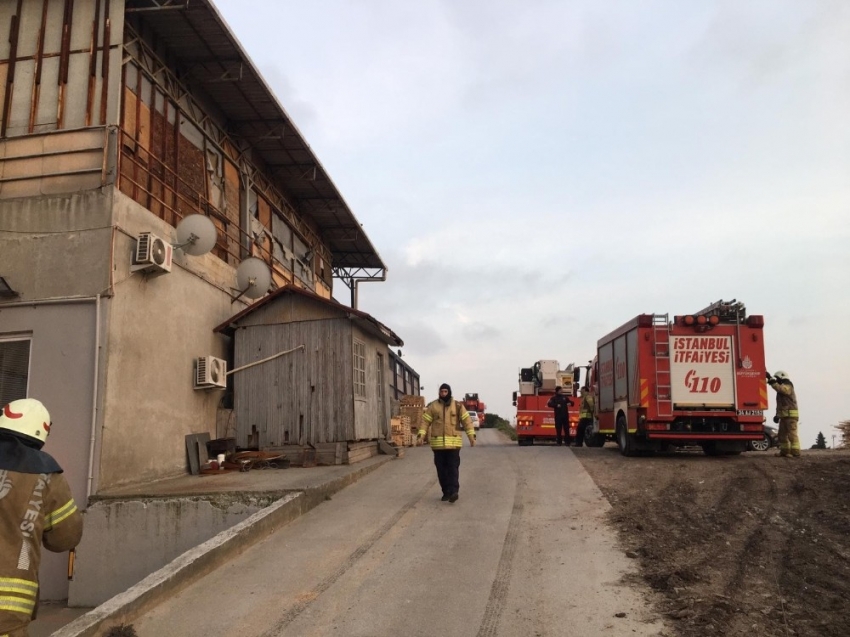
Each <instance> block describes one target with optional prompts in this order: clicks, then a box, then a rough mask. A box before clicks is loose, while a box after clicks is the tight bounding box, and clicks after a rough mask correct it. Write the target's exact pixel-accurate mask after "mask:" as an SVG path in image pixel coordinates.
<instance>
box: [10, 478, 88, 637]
mask: <svg viewBox="0 0 850 637" xmlns="http://www.w3.org/2000/svg"><path fill="white" fill-rule="evenodd" d="M82 534H83V518H82V515H81V514H80V512H79V511H78V510H77V505H76V504H75V503H74V498H73V497H72V496H71V488H70V487H69V486H68V481H67V480H65V476H63V475H62V474H61V473H18V472H17V471H12V470H8V469H2V470H0V636H2V635H4V634H6V633H11V632H15V631H20V630H22V629H25V628H26V626H27V625H28V624H29V623H30V621H32V617H33V613H34V612H35V608H36V603H37V601H38V566H39V564H40V563H41V547H42V545H44V548H46V549H47V550H49V551H53V552H55V553H61V552H63V551H69V550H71V549H72V548H74V547H75V546H77V544H79V542H80V539H81V537H82Z"/></svg>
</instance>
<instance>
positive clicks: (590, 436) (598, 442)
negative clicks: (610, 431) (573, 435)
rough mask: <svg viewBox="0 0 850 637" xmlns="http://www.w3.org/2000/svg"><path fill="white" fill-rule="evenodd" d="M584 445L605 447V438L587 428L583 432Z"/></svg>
mask: <svg viewBox="0 0 850 637" xmlns="http://www.w3.org/2000/svg"><path fill="white" fill-rule="evenodd" d="M584 444H586V445H587V446H588V447H602V446H604V445H605V436H603V435H602V434H595V433H593V431H592V430H591V429H590V427H588V428H587V429H585V430H584Z"/></svg>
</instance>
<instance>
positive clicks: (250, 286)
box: [233, 257, 272, 301]
mask: <svg viewBox="0 0 850 637" xmlns="http://www.w3.org/2000/svg"><path fill="white" fill-rule="evenodd" d="M271 283H272V273H271V270H269V266H268V265H266V263H265V261H263V260H261V259H258V258H257V257H248V258H247V259H245V260H244V261H243V262H242V263H240V264H239V267H238V268H236V285H237V287H238V289H239V296H237V297H236V298H235V299H233V300H234V301H235V300H236V299H238V298H240V297H242V296H247V297H248V298H249V299H256V298H259V297H261V296H263V295H264V294H265V293H266V292H268V291H269V286H270V285H271Z"/></svg>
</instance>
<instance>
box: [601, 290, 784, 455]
mask: <svg viewBox="0 0 850 637" xmlns="http://www.w3.org/2000/svg"><path fill="white" fill-rule="evenodd" d="M763 327H764V317H763V316H760V315H756V314H753V315H750V316H747V312H746V308H745V306H744V304H743V303H740V302H736V301H735V300H732V301H728V302H727V301H717V302H716V303H712V304H711V305H709V306H708V307H707V308H705V309H703V310H700V311H699V312H696V313H694V314H687V315H683V316H674V318H673V320H672V321H670V320H669V316H668V315H667V314H641V315H639V316H637V317H636V318H634V319H632V320H631V321H629V322H628V323H626V324H625V325H623V326H621V327H620V328H618V329H616V330H614V331H613V332H611V333H610V334H608V335H607V336H605V337H603V338H601V339H599V341H598V343H597V357H596V360H595V361H594V365H593V369H592V373H591V384H592V386H593V392H594V394H595V398H596V410H597V413H596V418H595V419H594V425H593V429H592V430H589V431H587V435H586V440H587V441H588V442H590V443H591V444H592V445H593V446H601V445H602V444H604V443H605V440H616V442H617V444H618V446H619V447H620V451H621V452H622V453H623V455H626V456H631V455H634V454H635V453H637V452H639V451H656V450H661V449H664V448H669V447H670V446H674V447H684V446H700V447H702V449H703V451H704V452H705V453H706V454H708V455H724V454H737V453H740V452H742V451H744V450H745V448H746V446H747V442H748V441H752V440H761V439H762V436H763V435H764V412H765V410H766V409H767V383H766V382H765V363H764V338H763V329H762V328H763ZM589 429H590V428H589Z"/></svg>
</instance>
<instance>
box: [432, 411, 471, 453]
mask: <svg viewBox="0 0 850 637" xmlns="http://www.w3.org/2000/svg"><path fill="white" fill-rule="evenodd" d="M463 431H466V436H467V438H469V439H470V440H475V424H474V423H473V422H472V418H471V417H470V415H469V412H468V411H466V408H465V407H464V406H463V405H462V404H460V403H459V402H458V401H456V400H452V401H450V402H449V404H448V405H447V404H445V403H444V402H442V401H441V400H435V401H433V402H431V403H428V406H427V407H425V411H424V412H423V414H422V424H421V425H420V427H419V435H420V436H424V435H425V434H426V433H428V434H429V437H430V441H431V449H438V450H439V449H460V448H461V447H462V446H463V436H461V433H462V432H463Z"/></svg>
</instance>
